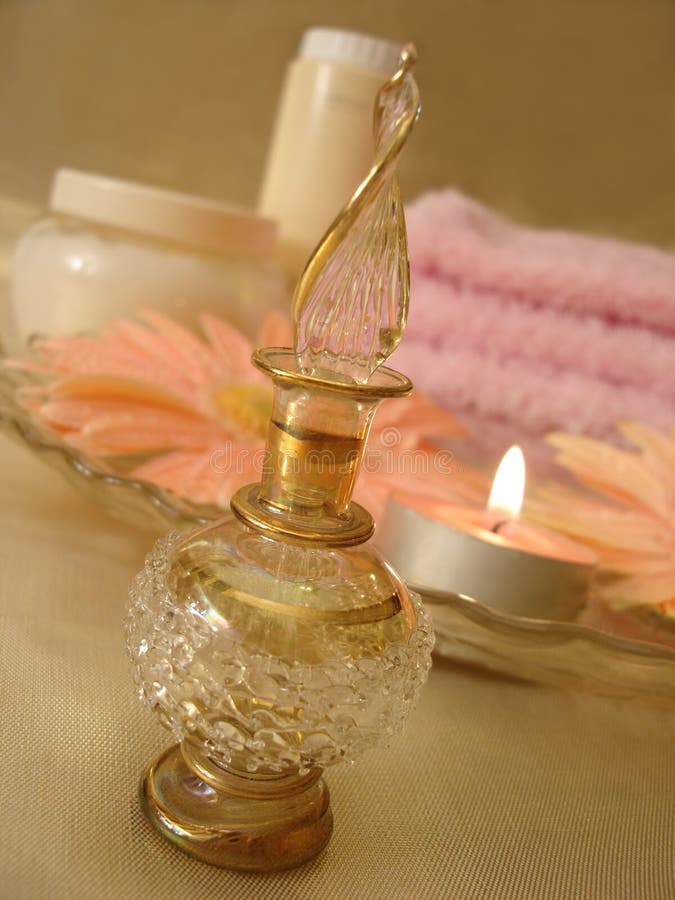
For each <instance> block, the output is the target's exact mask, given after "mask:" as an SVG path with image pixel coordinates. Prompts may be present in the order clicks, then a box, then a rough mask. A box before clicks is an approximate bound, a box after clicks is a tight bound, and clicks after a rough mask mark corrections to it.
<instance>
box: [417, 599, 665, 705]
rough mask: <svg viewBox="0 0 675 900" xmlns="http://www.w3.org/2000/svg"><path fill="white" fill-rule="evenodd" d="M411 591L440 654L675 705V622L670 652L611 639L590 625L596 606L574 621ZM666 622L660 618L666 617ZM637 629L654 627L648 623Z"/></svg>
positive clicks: (530, 676)
mask: <svg viewBox="0 0 675 900" xmlns="http://www.w3.org/2000/svg"><path fill="white" fill-rule="evenodd" d="M410 587H411V588H412V589H413V590H414V591H416V592H417V593H419V594H421V596H422V599H423V600H424V603H425V606H426V607H427V609H428V610H429V612H430V613H431V618H432V620H433V623H434V630H435V632H436V653H438V654H440V655H441V656H445V657H447V658H449V659H453V660H456V661H459V662H463V663H469V664H471V665H478V666H481V667H482V668H486V669H490V670H493V671H496V672H499V673H502V674H506V675H509V676H512V677H514V678H520V679H525V680H527V681H536V682H539V683H541V684H548V685H552V686H555V687H564V688H583V689H590V690H593V691H595V692H597V693H601V694H606V695H610V696H614V697H625V698H628V697H634V698H639V699H641V700H645V701H648V702H650V703H654V704H656V705H659V706H671V707H672V706H675V623H673V624H672V625H671V623H670V621H665V622H661V621H659V637H661V635H663V638H664V639H669V640H670V643H671V646H666V644H664V643H656V642H654V641H651V640H650V641H647V640H635V639H631V638H627V637H621V636H619V635H617V634H609V633H607V632H605V631H601V630H599V629H598V628H597V627H594V626H593V625H591V622H592V621H593V619H594V617H595V616H596V615H597V610H596V609H595V608H594V607H593V604H592V603H591V605H590V606H589V608H588V609H587V610H585V611H584V612H582V613H581V615H580V617H579V619H578V620H577V621H575V622H556V621H549V620H544V619H526V618H524V617H522V616H513V615H510V614H508V613H502V612H499V611H497V610H495V609H491V608H490V607H488V606H485V605H484V604H482V603H479V602H478V601H477V600H472V599H471V598H469V597H464V596H462V595H460V594H450V593H441V592H434V591H430V590H429V589H427V588H423V587H420V586H419V585H410ZM661 618H662V617H659V619H661ZM637 623H638V626H639V625H643V626H644V627H645V629H648V628H652V629H653V628H654V625H653V622H651V621H649V617H647V620H646V622H645V621H642V622H640V617H639V614H638V618H637Z"/></svg>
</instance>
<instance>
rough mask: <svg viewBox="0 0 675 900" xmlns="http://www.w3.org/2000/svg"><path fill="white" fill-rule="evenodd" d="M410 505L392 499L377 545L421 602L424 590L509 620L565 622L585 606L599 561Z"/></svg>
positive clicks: (526, 531)
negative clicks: (460, 597)
mask: <svg viewBox="0 0 675 900" xmlns="http://www.w3.org/2000/svg"><path fill="white" fill-rule="evenodd" d="M411 503H413V501H411V500H410V499H409V498H406V501H405V504H404V503H402V502H399V501H398V500H396V498H395V497H394V498H391V499H390V500H389V503H388V505H387V509H386V511H385V514H384V517H383V521H382V523H381V525H380V526H379V527H378V529H377V545H378V546H379V547H380V549H381V550H382V551H383V553H384V554H385V555H386V557H387V558H388V559H389V560H391V562H392V564H393V565H394V567H395V568H396V569H397V570H398V571H399V572H400V573H401V575H402V576H403V577H404V578H405V579H406V581H408V582H409V583H410V584H411V585H412V586H414V587H415V590H418V591H419V592H420V593H421V594H422V595H423V596H424V589H425V588H427V589H431V590H433V591H434V592H438V591H452V592H455V593H461V594H466V595H468V596H470V597H473V598H474V599H476V600H479V601H480V602H481V603H485V604H487V605H488V606H491V607H493V608H494V609H499V610H502V611H503V612H507V613H511V614H512V615H518V616H527V617H528V618H533V619H558V620H563V621H565V620H570V619H573V618H575V616H576V615H577V614H578V612H579V611H580V609H581V608H582V607H583V605H584V603H585V602H586V599H587V596H588V591H589V587H590V583H591V579H592V576H593V572H594V569H595V565H594V559H593V556H592V554H590V553H589V552H588V551H586V550H585V549H583V548H581V547H579V546H578V545H576V544H574V543H573V542H572V541H568V540H567V539H566V538H563V537H562V536H558V535H554V534H551V533H547V532H546V531H544V530H543V529H538V528H535V527H534V526H530V525H529V524H525V523H515V522H514V523H508V525H507V526H506V529H505V530H506V531H508V532H510V534H509V535H508V536H507V535H506V534H504V533H500V532H501V531H502V529H500V531H499V532H497V533H495V532H493V531H490V530H489V529H488V528H484V527H480V525H479V524H476V523H477V522H478V523H479V522H480V520H481V519H482V518H483V517H484V514H483V513H482V512H480V511H475V510H467V509H465V508H462V507H454V508H453V507H449V506H444V505H443V504H440V503H439V504H434V503H432V502H430V501H422V502H420V503H419V504H414V505H418V506H419V507H422V509H423V510H424V511H420V509H414V508H413V507H412V506H411V505H409V504H411ZM518 532H520V534H518Z"/></svg>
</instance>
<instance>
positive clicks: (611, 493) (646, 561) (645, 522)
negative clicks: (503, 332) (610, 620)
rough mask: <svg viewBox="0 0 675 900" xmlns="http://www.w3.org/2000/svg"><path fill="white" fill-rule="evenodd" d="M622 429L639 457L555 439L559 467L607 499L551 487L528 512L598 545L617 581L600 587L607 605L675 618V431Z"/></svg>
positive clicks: (578, 439)
mask: <svg viewBox="0 0 675 900" xmlns="http://www.w3.org/2000/svg"><path fill="white" fill-rule="evenodd" d="M617 427H618V430H619V431H620V432H621V434H622V435H623V436H624V438H626V439H627V440H628V441H629V442H630V443H632V444H634V445H635V446H636V447H637V448H638V450H637V452H636V451H631V450H620V449H617V448H616V447H614V446H611V445H610V444H606V443H603V442H602V441H599V440H595V439H593V438H588V437H582V436H580V435H571V434H558V433H556V434H552V435H550V436H549V437H548V441H549V442H550V443H551V444H552V445H553V446H554V447H556V448H557V451H558V452H557V456H556V460H557V462H559V463H560V464H561V465H563V466H565V468H567V469H569V471H570V472H571V473H572V474H573V475H574V476H575V477H576V478H577V480H578V481H579V482H581V484H582V485H584V486H585V487H587V488H590V489H591V491H593V492H594V493H595V494H596V495H597V494H599V495H601V498H602V499H600V498H598V497H597V496H595V497H594V496H593V495H589V496H582V495H580V494H579V493H577V492H575V491H574V490H573V489H570V488H565V487H563V486H561V485H556V486H550V487H545V488H541V489H540V490H539V491H538V494H537V498H536V499H535V500H534V501H532V502H531V503H529V504H528V509H527V514H528V517H530V518H534V519H536V520H538V521H540V522H542V523H543V524H545V525H548V526H549V527H552V528H556V529H558V530H559V531H563V532H565V533H566V534H568V535H570V536H571V537H573V538H574V539H576V540H578V541H582V542H584V543H586V544H589V545H591V546H592V547H593V549H594V550H595V551H596V552H597V554H598V557H599V559H600V561H601V565H602V566H603V568H604V570H605V572H606V574H608V575H610V576H618V579H617V578H616V577H614V578H611V579H610V580H609V581H608V582H607V583H606V584H604V586H602V587H601V588H600V592H601V595H602V598H603V599H604V600H605V601H606V602H607V603H608V605H610V606H612V607H613V608H615V609H622V608H628V607H632V606H645V605H648V606H653V607H655V608H657V609H658V610H659V611H660V612H662V613H664V614H666V615H669V616H675V429H674V430H673V431H671V432H670V433H665V434H664V433H663V432H660V431H657V430H656V429H654V428H651V427H649V426H647V425H643V424H640V423H638V422H624V423H621V424H620V425H618V426H617Z"/></svg>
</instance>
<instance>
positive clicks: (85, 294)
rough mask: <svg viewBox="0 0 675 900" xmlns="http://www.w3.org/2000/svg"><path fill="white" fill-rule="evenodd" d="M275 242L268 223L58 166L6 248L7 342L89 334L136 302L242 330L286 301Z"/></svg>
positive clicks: (250, 331)
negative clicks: (33, 217) (27, 223)
mask: <svg viewBox="0 0 675 900" xmlns="http://www.w3.org/2000/svg"><path fill="white" fill-rule="evenodd" d="M275 247H276V226H275V224H274V223H273V222H272V221H270V220H269V219H264V218H261V217H257V216H255V215H253V214H249V213H246V212H243V211H240V210H237V209H234V208H231V207H227V206H224V205H221V204H218V203H214V202H212V201H211V200H207V199H204V198H201V197H194V196H190V195H187V194H180V193H176V192H173V191H166V190H161V189H158V188H154V187H150V186H147V185H143V184H134V183H131V182H126V181H120V180H118V179H113V178H108V177H103V176H99V175H92V174H88V173H85V172H78V171H75V170H72V169H60V170H59V171H58V172H57V173H56V176H55V178H54V181H53V185H52V193H51V198H50V203H49V210H48V212H47V214H46V215H45V216H44V217H43V218H41V219H40V220H39V221H38V222H36V223H35V224H34V225H32V226H31V227H30V228H29V229H28V231H26V232H25V234H24V235H23V237H22V238H21V239H20V241H19V243H18V245H17V248H16V251H15V254H14V262H13V270H12V279H11V281H12V283H11V306H12V312H13V318H14V327H15V331H16V334H15V336H14V343H16V342H17V339H18V341H19V342H21V343H23V342H25V341H26V340H27V339H29V338H30V337H31V335H33V334H42V335H57V334H65V333H72V332H87V331H93V330H98V329H100V328H101V327H102V326H104V325H105V324H106V323H108V322H110V321H112V320H114V319H118V318H121V317H125V316H130V315H133V313H134V312H135V311H136V310H137V309H139V308H140V307H145V308H150V309H155V310H159V311H161V312H163V313H166V314H168V315H170V316H171V317H172V318H174V319H176V320H177V321H180V322H181V323H183V324H186V325H189V326H194V325H195V323H196V319H197V315H198V313H200V312H202V311H204V310H209V311H211V312H214V313H216V314H218V315H221V316H223V317H224V318H227V319H228V321H230V322H232V323H233V324H234V325H236V326H237V327H239V328H241V329H242V330H243V331H244V332H245V333H246V334H247V335H249V336H250V337H254V336H255V333H256V331H257V327H258V325H259V324H260V322H261V320H262V319H263V317H264V315H265V313H266V312H267V311H269V310H271V309H282V310H286V309H287V308H288V305H287V298H286V295H285V289H284V285H283V279H282V276H281V274H280V270H279V267H278V266H277V264H276V261H275V258H274V254H275Z"/></svg>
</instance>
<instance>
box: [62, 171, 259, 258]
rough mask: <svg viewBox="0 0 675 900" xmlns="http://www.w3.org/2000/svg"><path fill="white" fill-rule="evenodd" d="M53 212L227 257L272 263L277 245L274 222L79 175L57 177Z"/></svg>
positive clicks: (210, 203)
mask: <svg viewBox="0 0 675 900" xmlns="http://www.w3.org/2000/svg"><path fill="white" fill-rule="evenodd" d="M49 206H50V209H52V210H53V211H54V212H59V213H63V214H65V215H69V216H76V217H77V218H82V219H86V220H88V221H90V222H98V223H99V224H101V225H110V226H113V227H116V228H123V229H125V230H128V231H134V232H137V233H140V234H144V235H150V236H152V237H158V238H164V239H166V240H170V241H177V242H179V243H181V244H189V245H191V246H193V247H200V248H204V249H206V250H209V251H211V252H216V253H224V254H226V255H228V256H245V257H253V258H255V259H260V258H265V257H269V256H271V255H272V253H273V250H274V246H275V241H276V224H275V223H274V222H273V221H272V220H271V219H262V218H260V217H258V216H256V215H254V214H253V213H248V212H246V211H245V210H242V209H238V208H236V207H232V206H226V205H224V204H221V203H215V202H214V201H212V200H208V199H206V198H205V197H195V196H192V195H191V194H181V193H178V192H176V191H167V190H163V189H162V188H156V187H151V186H149V185H146V184H136V183H134V182H132V181H121V180H120V179H117V178H109V177H108V176H105V175H93V174H91V173H89V172H80V171H77V170H76V169H59V170H58V171H57V173H56V175H55V176H54V180H53V182H52V191H51V197H50V200H49Z"/></svg>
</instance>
